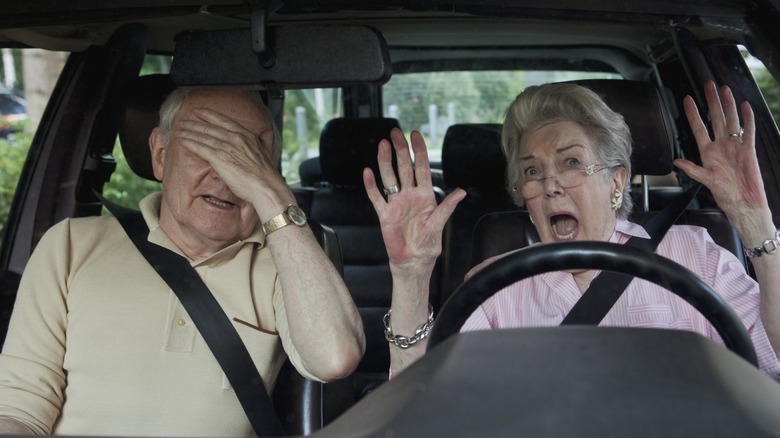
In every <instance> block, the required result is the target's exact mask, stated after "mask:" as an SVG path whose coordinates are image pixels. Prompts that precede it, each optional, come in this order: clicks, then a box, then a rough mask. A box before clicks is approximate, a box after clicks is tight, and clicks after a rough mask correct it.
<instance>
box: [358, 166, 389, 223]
mask: <svg viewBox="0 0 780 438" xmlns="http://www.w3.org/2000/svg"><path fill="white" fill-rule="evenodd" d="M363 185H364V186H365V187H366V194H367V195H368V199H370V200H371V204H373V205H374V210H376V212H377V214H378V213H380V210H381V209H382V208H383V206H384V204H385V199H384V198H383V197H382V194H381V193H379V189H377V187H376V178H375V177H374V172H373V171H372V170H371V169H369V168H365V169H363Z"/></svg>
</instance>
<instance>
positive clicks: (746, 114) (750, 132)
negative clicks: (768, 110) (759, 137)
mask: <svg viewBox="0 0 780 438" xmlns="http://www.w3.org/2000/svg"><path fill="white" fill-rule="evenodd" d="M740 108H741V109H742V123H743V124H744V130H745V132H744V134H743V137H742V138H743V141H744V142H745V143H747V144H749V145H751V146H755V144H756V120H755V116H754V115H753V108H752V107H751V106H750V103H748V102H742V105H740Z"/></svg>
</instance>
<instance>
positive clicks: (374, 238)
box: [307, 118, 399, 398]
mask: <svg viewBox="0 0 780 438" xmlns="http://www.w3.org/2000/svg"><path fill="white" fill-rule="evenodd" d="M395 127H399V123H398V120H396V119H392V118H337V119H333V120H330V121H329V122H327V123H326V124H325V126H324V127H323V129H322V131H321V134H320V167H321V173H322V180H323V181H325V184H323V185H322V187H321V188H319V189H314V190H308V191H307V196H309V198H310V199H309V206H310V208H309V211H308V212H307V213H308V214H309V216H310V217H312V218H314V219H316V220H318V221H320V222H321V223H323V224H327V225H328V226H330V227H332V228H333V229H334V230H335V231H336V234H337V235H338V237H339V242H340V243H341V248H342V254H343V258H344V280H345V282H346V283H347V287H348V288H349V290H350V293H351V294H352V298H353V299H354V300H355V303H356V304H357V307H358V310H359V311H360V314H361V316H362V318H363V327H364V329H365V332H366V353H365V355H364V357H363V360H362V362H361V363H360V365H359V366H358V369H357V371H356V372H355V373H354V374H353V380H354V382H355V385H356V393H357V394H356V397H357V398H360V397H362V396H363V395H365V394H366V393H367V392H369V391H370V390H371V389H373V388H374V387H375V386H377V385H378V384H380V383H382V382H383V381H385V380H386V379H387V371H388V369H389V366H390V358H389V352H388V347H387V341H385V338H384V334H383V329H382V327H383V325H382V316H383V315H384V314H385V313H386V312H387V309H388V308H389V307H390V298H391V291H392V279H391V275H390V267H389V264H388V259H387V250H386V249H385V244H384V240H383V239H382V232H381V229H380V227H379V219H378V217H377V215H376V212H375V211H374V207H373V205H372V204H371V201H370V200H369V199H368V196H367V195H366V190H365V188H364V186H363V176H362V175H363V169H364V168H366V167H368V168H371V169H373V171H374V175H377V177H378V175H379V171H378V165H377V160H376V155H377V147H378V145H379V142H380V140H381V139H389V138H390V131H391V130H392V129H393V128H395ZM377 181H378V184H381V182H379V178H377Z"/></svg>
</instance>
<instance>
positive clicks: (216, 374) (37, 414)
mask: <svg viewBox="0 0 780 438" xmlns="http://www.w3.org/2000/svg"><path fill="white" fill-rule="evenodd" d="M160 200H161V195H160V194H159V193H156V194H152V195H150V196H148V197H146V198H145V199H144V200H143V201H142V202H141V204H140V206H141V211H142V212H143V215H144V219H145V220H146V222H147V224H148V225H149V229H150V230H151V231H150V233H149V240H150V241H151V242H153V243H155V244H158V245H161V246H164V247H166V248H169V249H174V250H176V252H178V253H180V251H178V250H177V249H176V247H175V245H173V243H172V242H171V241H170V240H169V239H168V237H167V236H166V235H165V233H164V232H163V231H162V229H160V227H159V224H158V218H159V214H158V212H159V208H160ZM180 254H181V253H180ZM192 265H193V266H194V267H195V269H196V270H197V272H198V274H199V275H200V276H201V277H202V278H203V280H204V281H205V283H206V284H207V285H208V286H209V288H210V289H211V291H212V293H213V294H214V295H215V297H216V298H217V301H218V302H219V303H220V305H221V306H222V308H223V310H225V313H226V314H227V316H228V317H229V319H231V320H233V321H237V320H239V321H240V322H234V326H235V327H236V329H237V330H238V333H239V335H240V336H241V338H242V339H243V341H244V343H245V344H246V346H247V349H248V350H249V352H250V354H251V356H252V358H253V360H254V362H255V364H256V365H257V367H258V369H259V370H260V373H261V375H262V376H263V380H264V381H265V384H266V387H267V388H273V385H274V383H275V380H276V376H277V374H278V372H279V369H280V367H281V365H282V363H283V362H284V359H285V357H286V356H285V351H287V353H288V354H289V356H290V359H291V360H292V362H293V364H295V365H296V368H298V370H299V371H300V372H301V373H302V374H303V375H305V376H306V377H309V378H312V379H315V377H314V376H312V375H311V374H310V373H308V372H307V371H306V370H305V369H304V368H303V366H302V365H301V360H300V358H299V356H298V354H297V352H296V351H295V349H294V347H293V345H292V341H291V340H290V334H289V330H288V327H287V321H286V317H285V310H284V303H283V300H282V294H281V290H280V284H279V279H278V276H277V273H276V268H275V266H274V263H273V260H272V259H271V253H270V251H269V250H268V249H267V248H265V247H264V235H263V233H262V231H259V230H258V231H256V232H255V233H254V234H253V235H252V236H251V237H250V238H248V239H247V240H246V241H241V242H237V243H236V244H234V245H232V246H229V247H227V248H225V249H223V250H222V251H220V252H218V253H216V254H214V255H213V256H211V257H209V258H207V259H205V260H200V261H197V262H192ZM0 417H10V418H14V419H17V420H19V421H22V422H23V423H25V424H27V425H28V426H30V427H31V428H32V429H33V430H35V431H36V432H38V433H41V434H64V435H124V436H129V435H154V436H250V435H253V432H252V428H251V426H250V424H249V422H248V420H247V418H246V415H245V414H244V411H243V410H242V408H241V405H240V404H239V402H238V399H237V398H236V396H235V394H234V392H233V390H232V388H231V387H230V385H229V383H228V381H227V378H226V377H225V375H224V374H223V372H222V370H221V368H220V366H219V364H218V363H217V361H216V359H215V358H214V356H213V355H212V354H211V352H210V351H209V349H208V347H207V346H206V344H205V342H204V340H203V338H202V337H201V336H200V334H199V333H198V332H197V330H196V329H195V326H194V325H193V323H192V321H191V320H190V318H189V316H188V315H187V312H186V311H185V310H184V308H183V307H182V305H181V303H180V302H179V300H178V299H177V298H176V295H175V294H174V293H173V291H171V290H170V288H169V287H168V286H167V285H166V284H165V283H164V282H163V280H162V279H161V278H160V277H159V276H158V275H157V273H156V272H155V271H154V270H153V269H152V268H151V266H149V265H148V263H147V262H146V260H145V259H144V258H143V256H141V254H140V253H139V252H138V251H137V249H136V248H135V247H134V246H133V244H132V242H131V241H130V239H129V238H128V237H127V236H126V234H125V233H124V231H123V229H122V227H121V226H120V225H119V223H118V222H117V221H116V219H114V218H113V217H110V216H102V217H90V218H80V219H67V220H65V221H63V222H60V223H59V224H57V225H55V226H54V227H52V228H51V229H50V230H49V231H48V232H47V233H46V234H45V235H44V237H43V238H42V239H41V241H40V243H39V245H38V246H37V248H36V249H35V251H34V253H33V255H32V257H31V258H30V261H29V263H28V265H27V268H26V271H25V272H24V276H23V279H22V282H21V285H20V287H19V292H18V295H17V300H16V305H15V307H14V312H13V315H12V317H11V322H10V327H9V332H8V337H7V339H6V342H5V345H4V347H3V352H2V354H0Z"/></svg>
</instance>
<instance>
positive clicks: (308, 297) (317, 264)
mask: <svg viewBox="0 0 780 438" xmlns="http://www.w3.org/2000/svg"><path fill="white" fill-rule="evenodd" d="M266 243H267V245H268V248H269V249H270V251H271V256H272V257H273V259H274V263H275V264H276V269H277V272H278V274H279V281H280V283H281V285H282V296H283V298H284V306H285V309H286V313H287V325H288V328H289V331H290V337H291V339H292V341H293V344H294V345H295V349H296V351H297V352H298V354H299V355H300V357H301V360H302V362H303V366H304V367H305V368H306V370H307V371H309V372H310V373H312V374H313V375H315V376H317V377H318V378H320V379H322V380H324V381H329V380H335V379H340V378H344V377H346V376H348V375H349V374H351V373H352V372H353V371H354V369H355V368H356V367H357V364H358V362H360V359H361V357H362V356H363V352H364V350H365V339H364V334H363V323H362V320H361V318H360V315H359V314H358V311H357V308H356V307H355V304H354V302H353V301H352V297H351V295H350V294H349V290H348V289H347V287H346V285H345V284H344V281H343V280H342V278H341V275H340V274H339V272H338V271H337V270H336V268H335V267H334V266H333V263H331V261H330V259H329V258H328V257H327V255H326V254H325V253H324V252H323V251H322V248H321V247H320V245H319V243H317V240H316V239H315V237H314V234H312V232H311V230H310V229H309V227H307V226H304V227H298V226H295V225H289V226H286V227H284V228H281V229H279V230H277V231H274V232H273V233H271V234H269V235H268V236H267V238H266Z"/></svg>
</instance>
